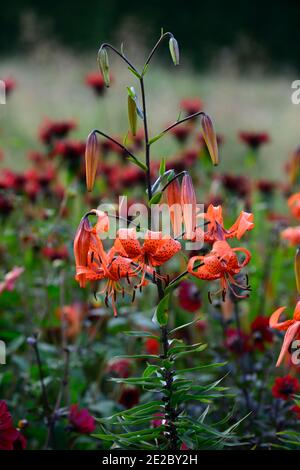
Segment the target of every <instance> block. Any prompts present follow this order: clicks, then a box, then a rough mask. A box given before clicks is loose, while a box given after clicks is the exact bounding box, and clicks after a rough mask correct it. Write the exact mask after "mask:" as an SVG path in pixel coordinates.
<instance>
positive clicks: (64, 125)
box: [39, 119, 76, 145]
mask: <svg viewBox="0 0 300 470" xmlns="http://www.w3.org/2000/svg"><path fill="white" fill-rule="evenodd" d="M75 128H76V123H75V121H72V120H69V121H50V120H49V119H46V120H45V121H44V123H43V124H42V126H41V128H40V131H39V138H40V140H41V141H42V142H43V143H44V144H46V145H53V143H54V141H55V140H56V139H63V138H65V137H67V135H68V134H69V132H70V131H72V130H73V129H75Z"/></svg>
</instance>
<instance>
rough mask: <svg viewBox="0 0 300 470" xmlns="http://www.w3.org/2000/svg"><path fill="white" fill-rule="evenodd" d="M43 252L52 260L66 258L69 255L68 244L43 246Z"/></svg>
mask: <svg viewBox="0 0 300 470" xmlns="http://www.w3.org/2000/svg"><path fill="white" fill-rule="evenodd" d="M42 254H43V256H45V258H48V259H49V260H50V261H54V260H56V259H58V260H66V259H68V257H69V253H68V248H67V247H66V245H62V246H58V247H52V246H45V247H43V248H42Z"/></svg>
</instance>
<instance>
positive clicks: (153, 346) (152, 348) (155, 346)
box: [145, 338, 160, 355]
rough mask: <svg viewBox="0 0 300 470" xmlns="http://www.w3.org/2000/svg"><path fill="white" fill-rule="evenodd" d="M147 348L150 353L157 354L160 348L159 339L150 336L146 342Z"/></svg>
mask: <svg viewBox="0 0 300 470" xmlns="http://www.w3.org/2000/svg"><path fill="white" fill-rule="evenodd" d="M145 349H146V351H147V353H148V354H154V355H157V354H158V353H159V350H160V344H159V341H158V340H157V339H155V338H148V339H147V340H146V342H145Z"/></svg>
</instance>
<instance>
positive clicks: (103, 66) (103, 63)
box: [97, 47, 110, 87]
mask: <svg viewBox="0 0 300 470" xmlns="http://www.w3.org/2000/svg"><path fill="white" fill-rule="evenodd" d="M97 62H98V65H99V68H100V71H101V73H102V77H103V80H104V82H105V85H106V86H107V87H109V85H110V75H109V62H108V54H107V51H106V49H105V47H102V48H100V49H99V52H98V56H97Z"/></svg>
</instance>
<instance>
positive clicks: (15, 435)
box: [0, 400, 26, 450]
mask: <svg viewBox="0 0 300 470" xmlns="http://www.w3.org/2000/svg"><path fill="white" fill-rule="evenodd" d="M25 447H26V439H25V437H24V436H22V435H21V433H20V432H19V431H18V430H17V429H16V428H15V427H14V426H13V421H12V416H11V414H10V412H9V411H8V407H7V404H6V403H5V401H4V400H0V450H17V449H25Z"/></svg>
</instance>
